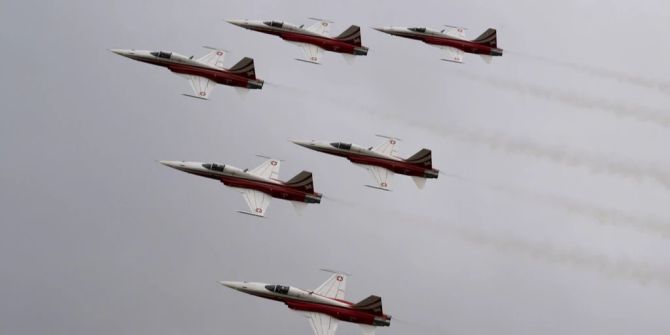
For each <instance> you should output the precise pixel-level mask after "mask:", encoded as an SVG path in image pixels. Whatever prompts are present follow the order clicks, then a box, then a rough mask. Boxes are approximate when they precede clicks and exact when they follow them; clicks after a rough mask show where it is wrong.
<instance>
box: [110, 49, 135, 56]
mask: <svg viewBox="0 0 670 335" xmlns="http://www.w3.org/2000/svg"><path fill="white" fill-rule="evenodd" d="M109 51H111V52H113V53H115V54H117V55H121V56H128V54H130V50H125V49H109Z"/></svg>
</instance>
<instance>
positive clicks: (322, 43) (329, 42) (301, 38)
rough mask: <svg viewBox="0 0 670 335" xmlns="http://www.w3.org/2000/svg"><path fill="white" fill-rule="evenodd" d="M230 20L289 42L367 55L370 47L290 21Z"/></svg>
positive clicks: (240, 25)
mask: <svg viewBox="0 0 670 335" xmlns="http://www.w3.org/2000/svg"><path fill="white" fill-rule="evenodd" d="M228 22H230V23H232V24H234V25H236V26H239V27H242V28H245V29H249V30H253V31H258V32H261V33H265V34H270V35H275V36H279V37H280V38H281V39H283V40H286V41H289V42H297V43H307V44H312V45H315V46H318V47H319V48H322V49H324V50H327V51H332V52H338V53H343V54H352V55H357V56H365V55H367V54H368V48H367V47H364V46H358V45H355V44H352V43H348V42H346V41H343V40H339V39H337V38H333V37H330V36H326V35H321V34H317V33H314V32H311V31H309V30H307V29H304V28H302V27H299V26H296V25H294V24H291V23H288V22H278V21H252V20H228Z"/></svg>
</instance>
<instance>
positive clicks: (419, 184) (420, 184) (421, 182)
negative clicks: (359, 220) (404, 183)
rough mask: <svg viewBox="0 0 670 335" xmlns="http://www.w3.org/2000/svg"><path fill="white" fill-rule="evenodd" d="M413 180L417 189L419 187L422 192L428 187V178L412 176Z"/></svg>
mask: <svg viewBox="0 0 670 335" xmlns="http://www.w3.org/2000/svg"><path fill="white" fill-rule="evenodd" d="M412 180H413V181H414V184H416V187H418V188H419V189H420V190H423V187H424V186H426V178H421V177H417V176H412Z"/></svg>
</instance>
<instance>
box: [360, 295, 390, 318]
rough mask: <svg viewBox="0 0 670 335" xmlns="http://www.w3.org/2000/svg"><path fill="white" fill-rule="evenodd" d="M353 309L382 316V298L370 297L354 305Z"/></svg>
mask: <svg viewBox="0 0 670 335" xmlns="http://www.w3.org/2000/svg"><path fill="white" fill-rule="evenodd" d="M354 308H356V309H359V310H362V311H367V312H370V313H372V314H375V315H384V312H383V311H382V298H381V297H378V296H376V295H371V296H369V297H367V298H365V299H363V300H361V301H360V302H358V303H357V304H355V305H354Z"/></svg>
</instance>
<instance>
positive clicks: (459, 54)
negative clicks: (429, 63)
mask: <svg viewBox="0 0 670 335" xmlns="http://www.w3.org/2000/svg"><path fill="white" fill-rule="evenodd" d="M440 49H442V50H444V51H445V52H446V54H447V56H446V58H443V59H442V60H444V61H447V62H454V63H463V55H464V54H465V52H463V50H461V49H457V48H452V47H447V46H441V47H440Z"/></svg>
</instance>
